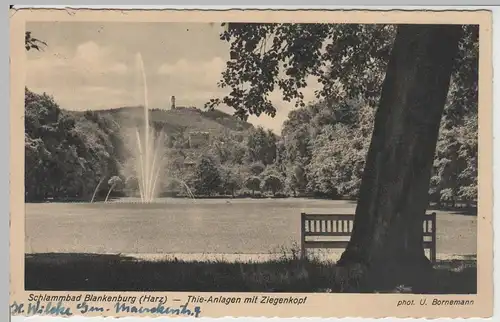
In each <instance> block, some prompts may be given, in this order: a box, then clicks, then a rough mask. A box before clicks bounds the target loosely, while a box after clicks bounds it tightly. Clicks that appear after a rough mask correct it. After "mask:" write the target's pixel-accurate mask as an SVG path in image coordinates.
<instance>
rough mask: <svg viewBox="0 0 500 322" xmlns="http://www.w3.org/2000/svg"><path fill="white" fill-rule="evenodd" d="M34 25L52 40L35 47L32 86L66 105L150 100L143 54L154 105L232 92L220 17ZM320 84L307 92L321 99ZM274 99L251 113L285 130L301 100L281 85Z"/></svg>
mask: <svg viewBox="0 0 500 322" xmlns="http://www.w3.org/2000/svg"><path fill="white" fill-rule="evenodd" d="M26 29H27V30H28V31H31V32H32V36H33V37H35V38H38V39H41V40H43V41H45V42H46V43H47V45H48V46H47V47H45V48H44V50H43V51H41V52H37V51H29V52H28V57H27V61H26V64H27V69H26V70H27V72H26V86H27V87H28V88H29V89H30V90H32V91H34V92H37V93H42V92H46V93H48V94H50V95H53V96H54V99H55V100H56V102H57V103H58V104H59V105H60V107H61V108H63V109H68V110H80V111H81V110H93V109H103V108H104V109H108V108H116V107H121V106H134V105H143V104H144V86H143V81H142V76H141V75H142V74H141V68H140V63H139V61H140V59H139V58H138V57H139V55H140V56H141V57H142V61H143V64H144V72H145V76H146V82H147V100H148V106H149V107H150V108H163V109H168V108H170V98H171V96H175V98H176V105H177V106H196V107H198V108H203V105H204V104H205V103H206V102H207V101H208V100H209V99H211V98H218V97H222V96H223V95H224V94H225V93H226V92H227V91H228V90H227V89H220V88H218V87H217V82H218V81H219V80H220V78H221V72H222V71H223V70H224V68H225V65H226V61H227V60H228V59H229V43H227V42H224V41H222V40H220V38H219V35H220V33H221V31H222V27H221V25H220V23H212V24H208V23H170V22H169V23H158V22H147V23H146V22H144V23H142V22H134V23H130V22H128V23H124V22H106V23H101V22H30V23H27V25H26ZM315 89H316V87H309V88H307V89H306V90H305V91H304V95H305V100H306V101H308V100H313V99H314V90H315ZM270 98H271V100H272V102H273V104H274V105H275V106H276V109H277V114H276V116H275V117H274V118H271V117H270V116H267V115H261V116H260V117H255V116H251V117H250V118H249V122H251V123H252V124H254V125H261V126H263V127H265V128H268V129H271V130H273V131H274V132H275V133H277V134H279V133H280V131H281V126H282V124H283V121H284V120H285V119H286V118H287V115H288V113H289V112H290V111H291V110H292V109H293V108H294V104H293V103H289V102H284V101H283V100H282V99H281V95H280V93H279V92H273V93H272V94H271V95H270ZM220 109H221V110H223V111H225V112H227V113H229V114H233V112H234V110H233V109H232V108H229V107H227V106H222V107H220Z"/></svg>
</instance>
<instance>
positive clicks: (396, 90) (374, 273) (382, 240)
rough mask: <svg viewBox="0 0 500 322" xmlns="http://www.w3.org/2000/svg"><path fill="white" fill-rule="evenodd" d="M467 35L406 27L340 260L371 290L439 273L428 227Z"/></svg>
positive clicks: (385, 89) (400, 34) (389, 75)
mask: <svg viewBox="0 0 500 322" xmlns="http://www.w3.org/2000/svg"><path fill="white" fill-rule="evenodd" d="M460 36H461V27H460V26H458V25H456V26H454V25H400V26H398V32H397V36H396V40H395V43H394V47H393V51H392V53H391V58H390V60H389V64H388V67H387V72H386V76H385V80H384V84H383V87H382V93H381V98H380V101H379V107H378V110H377V112H376V115H375V125H374V132H373V134H372V141H371V144H370V148H369V150H368V155H367V159H366V165H365V169H364V173H363V178H362V182H361V187H360V193H359V199H358V204H357V208H356V216H355V220H354V227H353V232H352V235H351V240H350V242H349V245H348V247H347V249H346V251H345V252H344V253H343V254H342V257H341V259H340V261H339V262H338V265H339V267H340V268H346V269H352V268H353V267H354V265H357V266H356V267H359V268H360V270H359V271H360V272H361V273H360V274H358V276H359V277H358V278H357V279H358V282H360V283H361V285H362V287H363V289H366V291H375V290H382V289H385V288H392V287H394V286H397V285H400V284H405V285H415V284H418V283H420V282H421V280H422V277H423V276H422V275H425V274H426V273H429V272H430V269H431V268H432V267H431V265H430V262H429V260H428V259H427V258H426V257H425V253H424V249H423V245H422V241H423V231H422V221H423V219H424V218H423V216H424V215H425V212H426V209H427V205H428V190H429V184H430V177H431V169H432V163H433V158H434V153H435V149H436V143H437V139H438V133H439V125H440V121H441V117H442V114H443V110H444V105H445V102H446V97H447V93H448V89H449V84H450V78H451V73H452V65H453V62H454V58H455V56H456V54H457V51H458V41H459V39H460ZM424 279H425V278H424Z"/></svg>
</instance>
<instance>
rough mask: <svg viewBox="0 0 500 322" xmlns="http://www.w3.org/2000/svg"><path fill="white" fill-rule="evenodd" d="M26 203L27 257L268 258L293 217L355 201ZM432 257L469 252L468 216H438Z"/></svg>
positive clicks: (472, 242) (292, 235) (288, 233)
mask: <svg viewBox="0 0 500 322" xmlns="http://www.w3.org/2000/svg"><path fill="white" fill-rule="evenodd" d="M163 201H164V202H158V203H153V204H138V203H119V202H116V203H107V204H104V203H94V204H90V203H40V204H27V205H26V247H25V249H26V252H27V253H101V254H102V253H108V254H109V253H111V254H118V253H122V254H186V253H199V254H202V253H217V254H234V253H241V254H268V253H274V252H277V251H278V252H280V251H281V249H282V248H288V249H289V248H292V247H294V245H295V244H297V243H298V242H299V239H300V213H301V212H309V213H339V214H342V213H347V214H353V213H354V211H355V203H353V202H349V201H331V200H309V199H259V200H252V199H235V200H226V199H203V200H195V201H193V200H187V199H166V200H163ZM437 228H438V231H437V250H438V258H439V256H445V257H447V256H456V255H475V254H476V245H477V240H476V238H477V237H476V236H477V233H476V231H477V226H476V217H475V216H464V215H460V214H453V213H452V212H438V216H437Z"/></svg>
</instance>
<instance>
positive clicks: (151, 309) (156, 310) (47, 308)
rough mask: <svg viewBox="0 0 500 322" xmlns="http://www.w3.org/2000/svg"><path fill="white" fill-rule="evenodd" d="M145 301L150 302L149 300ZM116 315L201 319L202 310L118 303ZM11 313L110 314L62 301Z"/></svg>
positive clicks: (31, 305)
mask: <svg viewBox="0 0 500 322" xmlns="http://www.w3.org/2000/svg"><path fill="white" fill-rule="evenodd" d="M144 301H148V300H147V298H146V299H145V300H144ZM158 301H164V299H159V300H158ZM113 307H114V313H139V314H142V313H151V314H160V315H181V316H192V317H199V316H200V314H201V308H200V307H199V306H195V307H194V308H192V309H190V308H188V303H186V304H184V305H180V306H177V307H173V306H172V307H168V306H164V305H163V304H162V303H158V304H157V305H155V306H136V305H132V304H127V303H123V302H117V303H115V304H114V305H113ZM10 311H11V314H12V315H54V316H72V315H74V314H75V313H78V314H86V313H92V312H98V313H99V312H102V313H104V312H108V311H109V309H107V308H105V307H102V306H94V305H90V304H89V303H87V302H79V303H77V304H76V310H75V312H73V311H72V310H71V307H70V306H69V305H64V304H63V302H62V301H59V302H57V304H53V303H52V302H47V303H43V302H41V301H36V302H34V303H28V305H27V306H25V305H24V303H17V302H14V303H13V304H12V305H11V306H10Z"/></svg>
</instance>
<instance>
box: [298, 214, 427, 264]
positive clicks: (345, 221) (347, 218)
mask: <svg viewBox="0 0 500 322" xmlns="http://www.w3.org/2000/svg"><path fill="white" fill-rule="evenodd" d="M353 226H354V216H353V215H330V214H306V213H302V214H301V219H300V227H301V236H300V241H301V255H302V257H303V258H304V257H305V256H306V251H307V249H308V248H342V249H345V248H346V247H347V244H348V242H349V237H350V236H351V233H352V228H353ZM423 232H424V249H428V250H429V251H430V260H431V262H432V263H435V262H436V213H435V212H433V213H432V214H427V215H426V216H425V218H424V222H423ZM317 238H321V239H320V240H318V239H317ZM325 238H326V239H325Z"/></svg>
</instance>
